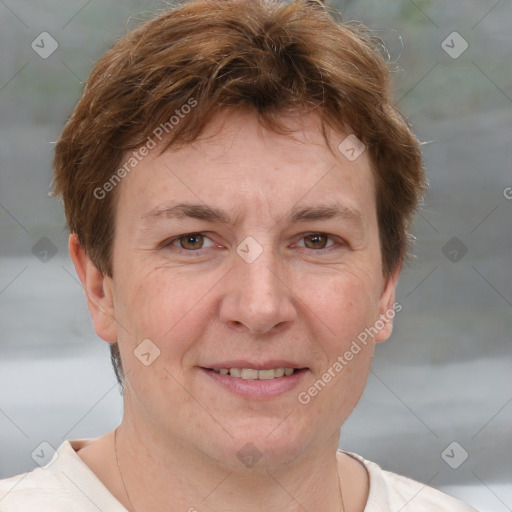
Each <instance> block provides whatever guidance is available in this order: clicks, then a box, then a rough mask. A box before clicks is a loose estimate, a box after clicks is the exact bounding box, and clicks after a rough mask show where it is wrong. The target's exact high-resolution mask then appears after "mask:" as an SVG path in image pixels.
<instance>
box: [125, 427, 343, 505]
mask: <svg viewBox="0 0 512 512" xmlns="http://www.w3.org/2000/svg"><path fill="white" fill-rule="evenodd" d="M337 439H338V437H337V436H336V437H335V439H334V441H335V444H334V445H333V446H331V444H332V443H330V444H329V447H328V449H326V450H325V451H323V452H322V451H319V450H315V451H314V453H310V454H307V455H305V456H302V457H301V458H300V459H297V460H296V461H295V462H294V463H293V464H287V465H286V466H283V465H281V464H278V463H274V464H272V463H271V462H269V461H265V463H263V462H261V463H258V464H256V465H255V466H253V467H251V468H246V469H243V470H238V471H233V470H232V468H228V467H225V466H223V465H222V464H221V463H219V461H215V460H212V459H211V458H209V457H206V456H204V455H202V454H198V453H196V452H195V451H194V450H192V449H187V447H186V446H184V445H183V444H182V443H179V442H177V443H173V442H172V441H169V440H168V439H166V440H165V443H164V445H163V443H162V441H161V440H159V439H158V437H157V436H155V435H151V434H150V433H149V432H143V431H141V428H140V427H139V428H137V427H136V426H135V425H133V424H131V423H130V422H127V421H126V418H125V420H124V421H123V423H122V424H121V426H120V427H119V428H118V431H117V442H116V445H117V459H118V461H119V470H120V473H119V478H120V479H121V480H122V483H123V488H124V492H123V494H122V495H121V496H120V500H121V501H122V503H123V505H124V506H125V507H126V508H127V509H128V510H130V512H145V511H149V510H164V509H166V508H168V505H169V503H172V504H173V509H175V510H184V511H185V510H186V511H190V512H194V511H196V510H197V511H201V512H202V511H208V510H211V511H223V510H243V511H244V512H256V511H258V512H259V511H261V510H262V509H269V508H270V509H275V510H282V511H284V512H299V511H300V512H303V511H304V510H323V511H326V512H341V511H344V512H348V511H345V509H344V505H343V497H342V494H340V493H342V491H343V489H344V488H345V486H343V484H340V479H339V471H338V466H339V464H338V461H337V458H336V447H337Z"/></svg>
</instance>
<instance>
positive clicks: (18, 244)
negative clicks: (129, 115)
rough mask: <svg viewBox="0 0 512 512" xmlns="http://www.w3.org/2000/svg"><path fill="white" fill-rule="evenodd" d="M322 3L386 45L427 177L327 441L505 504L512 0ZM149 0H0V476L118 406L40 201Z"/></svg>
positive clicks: (510, 457)
mask: <svg viewBox="0 0 512 512" xmlns="http://www.w3.org/2000/svg"><path fill="white" fill-rule="evenodd" d="M330 5H335V6H336V7H338V8H339V9H340V10H341V12H342V13H343V15H344V17H345V18H346V19H348V20H361V21H362V22H363V23H365V24H367V25H368V26H369V27H371V28H372V29H374V30H376V31H377V34H378V35H380V36H381V37H382V39H383V40H384V42H385V43H386V46H387V48H388V51H389V54H390V60H391V61H392V62H393V68H394V72H393V83H394V95H395V98H396V101H397V102H398V104H399V106H400V107H401V109H402V110H403V111H404V112H405V113H406V114H407V115H408V116H409V118H410V120H411V121H412V123H413V125H414V128H415V131H416V133H417V134H418V135H419V137H420V139H421V140H422V141H424V142H426V143H427V144H425V146H424V155H425V160H426V164H427V174H428V178H429V181H430V189H429V192H428V195H427V197H426V202H425V205H424V207H423V209H422V212H421V214H420V215H419V216H418V218H417V221H416V223H415V226H414V234H415V235H416V237H417V239H418V240H417V243H416V245H415V247H414V252H415V254H416V258H415V259H414V260H413V261H412V262H411V264H410V265H409V266H408V268H407V269H406V270H405V271H404V273H403V275H402V277H401V279H400V282H399V288H398V300H399V301H400V302H401V303H402V304H404V309H403V311H402V312H401V313H399V314H398V315H397V319H396V323H395V331H394V333H393V335H392V338H391V339H390V340H389V341H388V342H386V343H385V344H382V345H380V346H378V349H377V353H376V357H375V360H374V365H373V371H372V373H371V374H370V378H369V381H368V386H367V390H366V392H365V394H364V395H363V398H362V400H361V403H360V404H359V406H358V408H357V409H356V411H355V412H354V414H353V415H352V417H351V418H350V419H349V421H348V422H347V424H346V425H345V427H344V429H343V433H342V437H341V443H340V446H341V447H342V448H343V449H345V450H348V451H355V452H357V453H359V454H361V455H363V456H364V457H365V458H367V459H370V460H373V461H375V462H377V463H379V464H380V465H382V466H383V467H385V468H387V469H390V470H392V471H395V472H398V473H402V474H406V475H408V476H410V477H412V478H415V479H417V480H421V481H423V482H425V483H427V482H428V483H429V485H432V486H434V487H437V488H440V489H444V490H447V491H448V492H450V493H452V494H454V495H456V496H459V497H460V498H462V499H465V500H466V501H468V502H470V503H471V504H473V505H474V506H476V507H478V508H480V509H482V510H493V511H497V512H499V511H506V510H512V486H511V484H510V482H511V477H512V439H511V434H510V432H511V420H512V371H511V369H512V365H511V363H512V357H511V350H510V341H511V339H510V338H511V334H510V333H511V330H512V319H511V311H512V286H511V284H512V273H511V272H510V267H511V265H510V263H511V255H512V250H511V249H512V230H511V220H512V199H510V197H512V189H509V188H507V187H512V172H511V165H510V161H511V143H512V135H511V133H512V115H511V114H512V111H511V106H512V78H511V73H510V70H511V69H512V67H511V65H512V57H511V56H512V30H511V22H512V5H511V3H510V1H504V0H501V1H497V0H490V1H488V0H460V1H458V2H442V1H440V0H416V1H414V2H413V1H412V0H396V1H386V2H384V1H380V2H379V1H377V0H374V1H368V0H362V1H358V0H356V1H352V2H348V1H347V2H342V1H340V2H332V3H331V4H330ZM162 6H163V4H162V2H156V1H154V2H151V1H135V0H124V1H123V2H117V3H116V2H114V1H113V0H111V1H104V2H100V1H99V0H90V1H83V0H82V1H75V0H66V1H64V0H53V1H40V2H37V3H36V2H34V1H29V0H0V52H1V53H0V120H1V124H0V171H1V186H0V250H1V254H0V263H1V267H0V306H1V308H0V323H1V329H0V333H1V345H0V349H1V361H0V477H7V476H10V475H14V474H16V473H19V472H23V471H27V470H30V469H31V468H33V467H34V466H35V462H34V460H33V459H32V458H31V453H32V452H33V450H34V449H35V448H36V447H37V446H38V445H39V444H40V443H41V442H43V441H46V442H48V443H50V444H51V445H52V446H54V447H57V446H59V445H60V443H61V442H62V441H63V440H64V439H69V438H82V437H95V436H99V435H101V434H103V433H104V432H106V431H107V430H109V429H112V428H114V427H115V426H116V425H117V424H118V423H119V421H120V419H121V414H122V408H121V397H120V394H119V391H118V389H117V385H116V382H115V378H114V375H113V372H112V370H111V368H110V362H109V356H108V348H107V346H106V343H104V342H103V341H101V340H99V339H98V338H97V337H96V335H95V334H94V331H93V330H92V327H91V324H90V320H89V317H88V313H87V310H86V307H85V300H84V297H83V293H82V290H81V287H80V285H79V283H78V280H77V278H76V275H75V272H74V269H73V267H72V264H71V262H70V259H69V257H68V255H67V249H66V243H67V236H66V231H65V226H64V217H63V214H62V209H61V206H60V204H59V203H58V201H57V200H55V199H53V198H50V197H48V191H49V186H50V183H51V158H52V150H53V145H52V142H53V141H55V140H56V139H57V138H58V136H59V133H60V130H61V129H62V126H63V124H64V122H65V120H66V119H67V117H68V115H69V114H70V112H71V110H72V108H73V105H74V104H75V102H76V101H77V100H78V98H79V96H80V92H81V88H82V82H83V81H84V80H85V79H86V78H87V75H88V73H89V71H90V69H91V67H92V65H93V63H94V61H95V60H96V59H97V58H98V57H99V56H100V55H101V54H103V53H104V52H105V51H106V50H107V49H108V47H109V44H112V42H113V41H114V40H115V39H116V38H117V37H119V36H120V35H122V34H124V33H125V31H126V30H127V28H129V27H134V26H136V24H137V23H138V21H139V20H141V19H145V18H147V17H148V16H150V15H151V12H155V11H156V10H157V9H159V8H162ZM454 31H456V32H458V33H459V34H460V36H462V38H464V40H465V41H466V42H467V44H468V48H467V50H466V51H464V52H463V53H462V54H461V55H460V56H458V57H457V58H452V57H451V56H449V55H448V54H447V53H446V51H445V50H443V47H442V42H443V41H445V40H446V41H447V42H446V43H444V46H445V48H446V45H447V44H448V45H449V46H453V48H452V49H451V51H452V52H457V51H459V50H460V49H461V48H462V46H461V45H460V41H459V40H457V36H455V39H453V36H451V39H450V37H448V36H449V35H450V34H451V33H452V32H454ZM42 32H48V33H49V34H50V35H51V36H52V37H53V38H54V39H55V40H56V41H57V42H58V45H59V46H58V49H57V50H56V51H55V52H54V53H53V54H52V55H51V56H49V57H48V58H46V59H43V58H41V57H40V56H39V55H38V54H37V53H36V52H35V51H34V50H33V49H32V48H31V43H32V41H34V40H36V42H37V41H38V40H40V39H36V38H37V36H39V34H41V33H42ZM447 37H448V39H447ZM449 46H448V49H449V50H450V48H449ZM47 48H48V46H47ZM508 191H510V193H509V192H508ZM507 197H508V198H507ZM454 237H455V238H456V239H455V240H452V241H451V242H449V241H450V240H451V239H452V238H454ZM41 238H43V241H40V240H41ZM36 244H38V245H36ZM446 244H448V245H446ZM34 246H35V249H34ZM44 250H46V251H47V253H46V254H45V253H44V252H41V251H44ZM55 250H56V251H57V252H56V254H55V255H53V252H55ZM454 251H455V252H454ZM465 251H467V252H465ZM34 252H35V253H36V254H34ZM452 260H453V261H452ZM454 441H455V442H457V443H458V446H456V447H455V449H454V451H453V452H450V451H448V452H449V453H450V455H451V454H452V453H453V454H454V455H453V458H452V460H455V462H457V460H458V458H459V457H460V456H461V454H463V453H464V452H462V450H463V449H464V450H465V451H467V453H468V458H467V460H466V461H465V462H464V463H463V464H462V465H460V467H458V469H452V468H451V467H449V466H448V465H447V464H446V463H445V461H444V460H443V459H442V458H441V453H442V452H443V450H444V449H445V448H446V447H447V446H448V445H449V444H450V443H452V442H454ZM459 445H460V448H459Z"/></svg>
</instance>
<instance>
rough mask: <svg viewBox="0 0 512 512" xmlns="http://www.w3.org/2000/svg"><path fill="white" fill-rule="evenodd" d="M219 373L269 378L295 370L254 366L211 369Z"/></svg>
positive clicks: (241, 376)
mask: <svg viewBox="0 0 512 512" xmlns="http://www.w3.org/2000/svg"><path fill="white" fill-rule="evenodd" d="M213 371H214V372H215V373H220V374H221V375H230V376H231V377H238V378H242V379H245V380H271V379H274V378H278V377H283V376H285V375H286V376H289V375H292V374H293V373H294V372H295V369H294V368H270V369H268V370H256V369H254V368H220V369H218V370H213Z"/></svg>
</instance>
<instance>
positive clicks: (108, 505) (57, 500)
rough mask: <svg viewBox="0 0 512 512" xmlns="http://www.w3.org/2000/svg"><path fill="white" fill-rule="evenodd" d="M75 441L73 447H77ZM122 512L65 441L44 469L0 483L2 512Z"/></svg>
mask: <svg viewBox="0 0 512 512" xmlns="http://www.w3.org/2000/svg"><path fill="white" fill-rule="evenodd" d="M80 442H81V441H74V442H73V443H78V444H79V443H80ZM98 508H99V509H100V510H112V511H113V512H114V511H115V512H117V511H119V512H121V511H125V509H124V508H123V507H122V506H121V505H120V504H119V502H117V500H115V498H114V497H113V496H112V495H111V494H110V493H109V492H108V490H107V489H106V488H105V487H104V486H103V485H102V483H101V482H100V481H99V480H98V479H97V478H96V476H95V475H94V473H93V472H92V471H91V470H90V469H89V468H88V467H87V466H86V465H85V464H84V463H83V462H82V461H81V459H80V457H78V455H77V454H76V452H75V449H74V447H73V446H72V444H71V443H70V441H65V442H64V443H63V444H62V445H61V446H60V447H59V449H58V450H57V451H56V453H55V454H54V456H53V458H52V460H51V461H50V462H49V463H48V464H47V465H46V466H44V467H38V468H36V469H34V470H32V471H30V472H28V473H23V474H21V475H16V476H13V477H10V478H6V479H4V480H0V510H1V511H2V512H22V511H23V512H36V511H37V512H50V511H51V512H55V510H66V511H69V512H89V511H94V512H97V511H98Z"/></svg>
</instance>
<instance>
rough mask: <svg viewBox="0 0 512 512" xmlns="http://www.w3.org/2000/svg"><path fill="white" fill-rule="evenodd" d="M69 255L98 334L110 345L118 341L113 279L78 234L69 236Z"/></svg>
mask: <svg viewBox="0 0 512 512" xmlns="http://www.w3.org/2000/svg"><path fill="white" fill-rule="evenodd" d="M68 248H69V254H70V256H71V259H72V260H73V264H74V265H75V270H76V273H77V274H78V277H79V279H80V281H81V283H82V287H83V289H84V291H85V295H86V298H87V308H88V309H89V314H90V315H91V319H92V323H93V326H94V330H95V331H96V334H97V335H98V336H99V337H100V338H101V339H103V340H105V341H108V342H110V343H114V342H116V341H117V329H116V320H115V309H114V295H113V290H112V279H111V278H110V277H109V276H106V275H104V274H102V273H101V272H100V271H99V270H98V269H97V268H96V266H95V265H94V263H93V262H92V261H91V259H90V258H89V256H88V255H87V254H86V252H85V249H84V248H83V247H82V245H81V244H80V242H79V241H78V236H77V235H76V234H71V235H69V243H68Z"/></svg>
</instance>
